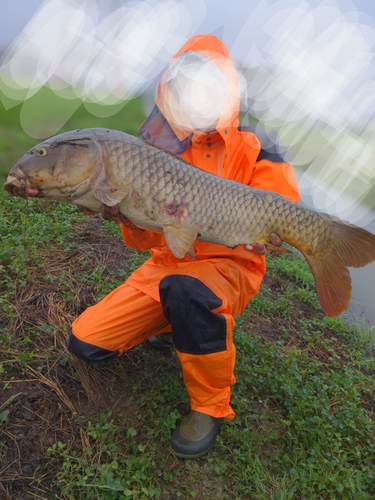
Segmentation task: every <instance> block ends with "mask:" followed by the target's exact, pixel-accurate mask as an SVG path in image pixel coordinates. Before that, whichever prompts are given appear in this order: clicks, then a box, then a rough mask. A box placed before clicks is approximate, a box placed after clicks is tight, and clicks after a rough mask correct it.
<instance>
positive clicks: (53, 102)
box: [0, 87, 145, 184]
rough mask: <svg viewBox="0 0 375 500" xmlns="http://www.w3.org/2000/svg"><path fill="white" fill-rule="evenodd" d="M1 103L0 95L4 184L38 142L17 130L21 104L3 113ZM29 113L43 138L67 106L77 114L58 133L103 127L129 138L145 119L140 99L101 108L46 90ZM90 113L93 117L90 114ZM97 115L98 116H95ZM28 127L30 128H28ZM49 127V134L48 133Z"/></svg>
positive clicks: (0, 154) (0, 165) (0, 155)
mask: <svg viewBox="0 0 375 500" xmlns="http://www.w3.org/2000/svg"><path fill="white" fill-rule="evenodd" d="M3 102H7V100H6V98H5V97H4V95H3V94H2V93H1V91H0V183H1V184H3V183H4V182H5V180H6V177H7V175H8V172H9V171H10V169H11V168H12V167H13V165H14V164H15V163H16V162H17V161H18V160H19V158H21V157H22V156H23V155H24V154H25V153H26V152H27V151H28V150H29V149H30V148H31V147H33V146H35V145H36V144H38V143H39V142H42V139H35V138H33V137H30V136H29V135H28V134H27V133H26V132H25V131H24V130H23V128H22V126H21V116H20V115H21V113H22V106H23V103H20V104H18V105H16V106H13V107H11V108H10V109H5V107H4V105H3ZM30 105H31V106H32V108H34V109H33V110H32V109H29V110H28V116H30V117H34V120H35V128H36V130H38V133H39V132H40V127H41V126H43V131H45V138H47V137H50V136H53V135H56V133H55V132H54V130H56V121H58V122H61V121H62V120H63V119H64V118H63V116H64V111H65V108H66V107H67V106H72V105H74V106H76V107H77V110H76V111H75V113H74V114H73V115H72V116H71V118H69V119H68V120H67V121H66V123H65V124H64V125H63V127H62V128H61V130H60V131H59V132H58V133H62V132H66V131H68V130H73V129H75V128H90V127H103V128H111V129H116V130H122V131H124V132H127V133H129V134H133V135H137V133H138V130H139V128H140V126H141V125H142V123H143V121H144V119H145V115H144V111H143V105H142V99H141V98H140V97H138V98H135V99H132V100H131V101H128V102H126V103H125V104H124V103H122V104H121V105H120V106H119V105H117V106H102V105H99V104H94V103H92V104H87V103H85V104H83V103H82V102H81V101H78V99H77V100H76V102H75V103H74V104H72V102H71V100H70V101H68V100H66V99H64V98H62V97H58V96H57V95H56V94H55V93H53V92H52V91H51V90H50V89H49V88H48V87H44V88H43V89H41V90H40V91H39V92H38V94H37V95H35V96H33V98H32V100H30ZM93 113H94V114H93ZM98 115H101V116H98ZM29 127H30V124H29ZM49 127H50V128H51V130H52V132H51V133H48V130H49Z"/></svg>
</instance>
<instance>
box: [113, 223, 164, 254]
mask: <svg viewBox="0 0 375 500" xmlns="http://www.w3.org/2000/svg"><path fill="white" fill-rule="evenodd" d="M120 229H121V234H122V239H123V240H124V243H125V245H126V246H128V247H132V248H135V249H136V250H141V251H145V250H150V248H153V247H162V246H165V245H166V242H165V238H164V235H163V234H161V233H155V232H154V231H148V230H145V229H140V228H137V227H136V226H134V228H132V227H127V226H125V225H124V224H122V223H121V222H120Z"/></svg>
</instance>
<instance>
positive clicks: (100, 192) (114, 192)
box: [94, 186, 130, 207]
mask: <svg viewBox="0 0 375 500" xmlns="http://www.w3.org/2000/svg"><path fill="white" fill-rule="evenodd" d="M129 191H130V188H129V187H127V186H122V187H119V188H110V187H99V188H98V189H96V190H95V191H94V196H95V198H97V199H98V200H100V201H101V202H102V203H104V205H108V206H109V207H113V206H115V205H117V204H118V203H120V202H121V201H122V200H123V199H124V198H125V196H126V195H127V194H128V193H129Z"/></svg>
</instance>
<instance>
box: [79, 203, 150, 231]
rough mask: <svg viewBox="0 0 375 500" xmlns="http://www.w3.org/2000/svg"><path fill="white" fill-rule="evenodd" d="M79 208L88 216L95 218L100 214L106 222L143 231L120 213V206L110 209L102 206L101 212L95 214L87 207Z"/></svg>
mask: <svg viewBox="0 0 375 500" xmlns="http://www.w3.org/2000/svg"><path fill="white" fill-rule="evenodd" d="M77 208H78V209H79V210H80V211H81V212H82V213H84V214H86V215H90V216H93V215H98V214H99V213H100V214H101V216H102V217H103V219H105V220H108V221H111V222H117V224H120V222H121V223H122V224H124V225H125V226H126V227H128V228H130V229H139V230H140V231H142V229H140V228H138V227H137V226H135V225H134V224H133V223H132V222H131V221H130V220H129V219H128V218H127V217H125V215H123V214H122V213H121V212H120V209H119V206H118V205H115V206H114V207H110V206H108V205H104V204H102V207H101V210H100V212H94V211H93V210H90V209H89V208H86V207H82V206H81V205H77Z"/></svg>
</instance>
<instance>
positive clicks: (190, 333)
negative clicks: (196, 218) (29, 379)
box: [68, 259, 261, 420]
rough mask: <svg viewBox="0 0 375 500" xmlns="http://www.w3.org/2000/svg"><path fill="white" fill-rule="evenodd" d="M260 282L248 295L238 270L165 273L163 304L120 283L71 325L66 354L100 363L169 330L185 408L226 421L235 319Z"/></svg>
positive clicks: (226, 264)
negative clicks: (187, 400) (180, 372)
mask: <svg viewBox="0 0 375 500" xmlns="http://www.w3.org/2000/svg"><path fill="white" fill-rule="evenodd" d="M144 265H147V263H146V264H144ZM260 281H261V276H260V275H259V276H258V275H255V277H254V288H253V289H252V290H249V289H248V287H245V286H244V283H243V271H242V270H241V266H239V265H238V264H237V263H235V262H233V261H231V260H229V259H218V261H217V262H213V260H210V261H198V262H191V263H190V264H189V265H186V266H184V267H180V268H177V269H173V270H170V269H168V272H166V274H165V276H164V277H163V278H162V279H161V280H160V285H159V291H160V300H161V303H159V302H158V301H156V300H154V299H153V298H151V297H149V296H148V295H147V294H144V293H143V292H141V291H139V290H136V289H135V288H133V287H131V286H129V285H128V284H127V283H125V284H124V285H122V286H120V287H119V288H117V289H116V290H114V291H113V292H112V293H111V294H109V295H108V296H107V297H105V298H104V299H103V300H102V301H101V302H99V303H98V304H97V305H95V306H93V307H90V308H88V309H87V310H86V311H85V312H84V313H83V314H82V315H81V316H80V317H79V318H77V319H76V320H75V322H74V323H73V326H72V335H71V337H70V340H69V345H68V347H69V350H70V351H71V352H73V353H74V354H76V355H77V356H79V357H81V358H83V359H86V360H87V361H101V360H104V359H111V358H112V357H116V356H119V355H121V354H123V353H124V352H125V351H127V350H128V349H130V348H132V347H134V346H135V345H137V344H139V343H141V342H143V341H144V340H146V339H147V338H149V337H152V336H154V335H157V334H159V333H162V332H165V331H171V330H172V337H173V342H174V345H175V348H176V351H177V355H178V357H179V359H180V362H181V365H182V370H183V376H184V383H185V386H186V388H187V391H188V393H189V396H190V403H191V409H192V410H196V411H199V412H201V413H205V414H208V415H211V416H213V417H226V418H227V419H229V420H230V419H232V418H234V416H235V414H234V412H233V410H232V408H231V407H230V404H229V402H230V386H231V385H232V384H234V383H235V377H234V373H233V372H234V365H235V347H234V344H233V339H232V331H233V328H234V324H235V322H234V318H235V316H237V315H238V314H240V313H241V312H242V311H243V309H244V308H245V306H246V304H247V302H248V301H249V300H250V299H251V298H252V297H253V296H254V295H255V294H256V292H257V291H258V288H259V285H260Z"/></svg>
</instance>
